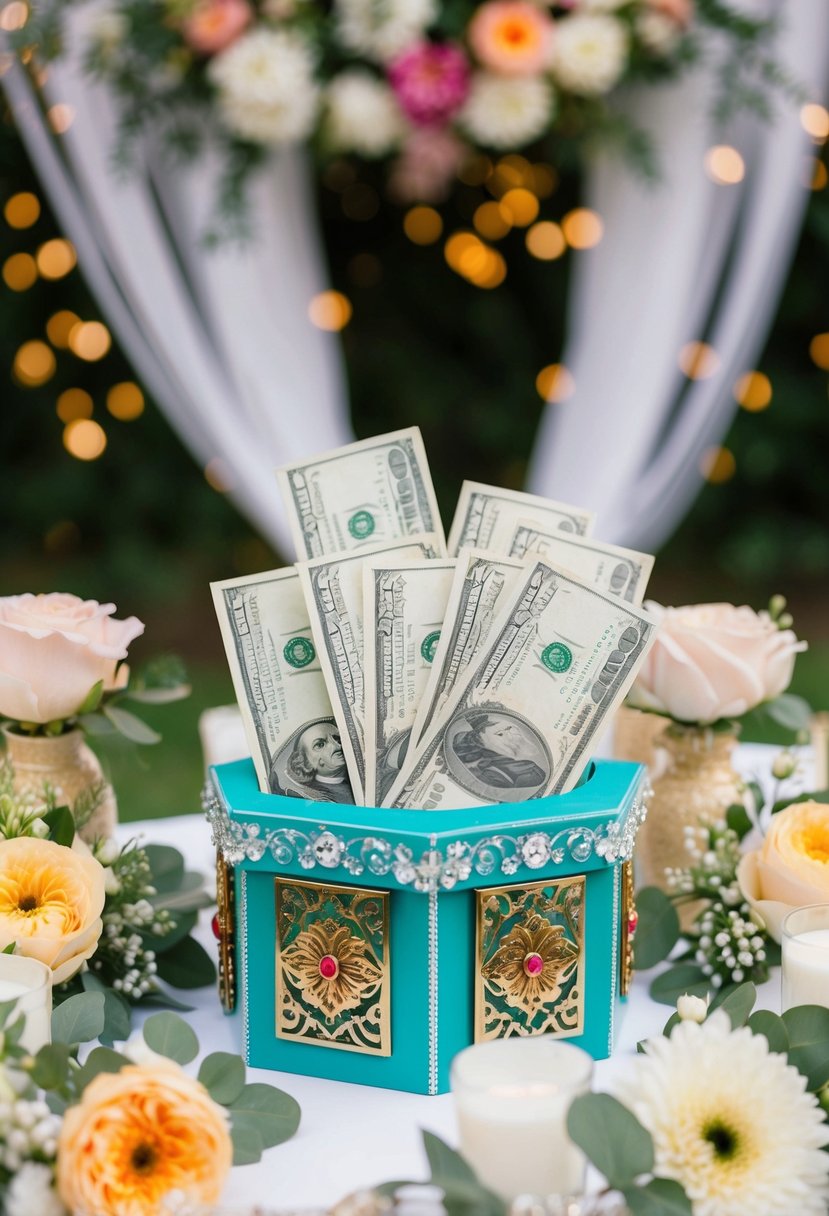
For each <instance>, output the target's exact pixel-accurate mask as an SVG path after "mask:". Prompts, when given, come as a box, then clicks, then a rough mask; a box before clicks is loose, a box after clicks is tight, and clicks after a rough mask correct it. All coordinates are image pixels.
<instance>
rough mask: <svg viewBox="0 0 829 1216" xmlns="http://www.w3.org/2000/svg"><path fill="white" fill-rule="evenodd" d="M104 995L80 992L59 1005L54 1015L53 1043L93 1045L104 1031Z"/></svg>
mask: <svg viewBox="0 0 829 1216" xmlns="http://www.w3.org/2000/svg"><path fill="white" fill-rule="evenodd" d="M105 1004H106V1003H105V1001H104V994H103V993H102V992H79V993H78V995H77V996H70V997H69V999H68V1000H66V1001H64V1002H63V1003H62V1004H60V1005H58V1007H57V1009H55V1011H54V1013H53V1014H52V1042H53V1043H70V1044H72V1045H77V1044H78V1043H91V1042H92V1040H93V1039H97V1038H98V1037H99V1035H100V1034H101V1031H102V1030H103V1029H104V1022H105V1020H106V1013H105Z"/></svg>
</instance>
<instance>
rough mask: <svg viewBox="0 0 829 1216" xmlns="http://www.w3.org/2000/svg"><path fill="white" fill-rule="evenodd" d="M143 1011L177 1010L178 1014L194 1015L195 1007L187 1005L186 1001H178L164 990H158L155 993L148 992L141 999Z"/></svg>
mask: <svg viewBox="0 0 829 1216" xmlns="http://www.w3.org/2000/svg"><path fill="white" fill-rule="evenodd" d="M141 1008H142V1009H175V1011H176V1013H192V1012H193V1006H192V1005H188V1004H186V1003H185V1002H184V1001H178V1000H176V998H175V997H174V996H170V994H169V993H168V992H165V991H164V990H163V989H162V988H157V989H155V991H153V992H148V993H147V994H146V995H145V996H142V998H141Z"/></svg>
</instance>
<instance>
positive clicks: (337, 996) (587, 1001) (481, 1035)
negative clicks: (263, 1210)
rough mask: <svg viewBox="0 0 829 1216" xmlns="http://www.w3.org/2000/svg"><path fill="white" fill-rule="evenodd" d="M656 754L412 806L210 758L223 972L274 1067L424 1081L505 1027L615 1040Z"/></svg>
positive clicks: (428, 1089)
mask: <svg viewBox="0 0 829 1216" xmlns="http://www.w3.org/2000/svg"><path fill="white" fill-rule="evenodd" d="M646 799H647V788H646V779H645V770H644V769H643V768H642V767H641V766H640V765H636V764H629V763H623V762H619V761H597V762H595V763H594V764H592V765H591V766H590V768H589V770H588V771H587V774H586V776H585V778H584V780H583V781H582V783H581V784H580V785H579V786H578V787H577V788H576V789H575V790H573V791H571V792H570V793H568V794H559V795H555V796H552V797H549V798H540V799H536V800H533V801H529V802H521V803H509V804H506V803H504V804H497V805H493V806H486V807H479V808H476V809H474V810H458V811H441V812H430V811H412V810H407V811H401V810H388V809H383V808H367V807H360V806H343V805H338V804H335V803H319V802H307V801H303V800H301V799H298V798H285V797H282V796H280V795H276V794H263V793H261V792H260V790H259V787H258V785H257V782H256V776H255V773H254V769H253V764H252V763H251V761H250V760H240V761H237V762H235V763H233V764H224V765H220V766H217V767H216V768H214V769H211V771H210V778H209V781H208V785H207V788H206V792H205V811H206V814H207V817H208V819H209V821H210V824H211V827H212V831H213V839H214V843H215V845H216V848H217V878H218V882H217V886H218V893H219V913H218V916H217V918H216V921H215V924H214V928H215V929H216V932H217V936H218V938H219V943H220V963H221V966H220V989H221V994H222V999H223V1002H224V1004H225V1008H226V1009H227V1010H228V1011H232V1010H234V1009H235V1008H236V1006H237V1004H238V1005H239V1006H240V1007H241V1017H242V1025H243V1039H244V1053H245V1057H246V1059H247V1061H248V1063H249V1064H251V1065H253V1066H256V1067H259V1068H271V1069H278V1070H280V1071H284V1072H295V1073H303V1074H306V1075H311V1076H319V1077H327V1078H330V1079H332V1080H337V1081H352V1082H358V1083H362V1084H366V1085H380V1086H385V1087H387V1088H391V1089H401V1090H409V1091H412V1092H415V1093H428V1094H435V1093H442V1092H445V1091H446V1090H447V1089H448V1087H449V1065H450V1063H451V1061H452V1058H453V1056H454V1055H455V1054H456V1053H457V1052H458V1051H460V1050H461V1049H462V1048H464V1047H467V1046H469V1044H470V1043H472V1042H480V1041H482V1040H485V1039H492V1038H500V1037H503V1036H507V1035H513V1034H521V1035H530V1034H550V1035H555V1036H557V1037H560V1038H568V1039H569V1040H570V1041H571V1042H573V1043H576V1044H577V1045H578V1046H580V1047H583V1048H584V1049H585V1050H586V1051H588V1052H590V1054H591V1055H592V1056H593V1057H594V1058H595V1059H603V1058H604V1057H606V1056H608V1055H609V1054H610V1053H611V1051H612V1050H613V1044H614V1039H615V1034H616V1029H617V1025H618V1012H619V1003H620V1001H622V1000H624V997H625V995H626V993H627V988H628V985H629V983H630V973H631V965H632V951H631V943H632V935H633V932H634V930H635V924H636V912H635V907H634V903H633V876H632V869H631V857H632V854H633V846H634V841H635V838H636V833H637V830H638V828H639V826H640V824H641V822H642V820H643V819H644V817H645V809H646Z"/></svg>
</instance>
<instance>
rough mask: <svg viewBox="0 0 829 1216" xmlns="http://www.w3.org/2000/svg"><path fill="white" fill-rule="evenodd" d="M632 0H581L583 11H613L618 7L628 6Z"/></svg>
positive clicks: (580, 6) (580, 5)
mask: <svg viewBox="0 0 829 1216" xmlns="http://www.w3.org/2000/svg"><path fill="white" fill-rule="evenodd" d="M630 3H631V0H581V3H580V4H579V8H580V9H581V11H582V12H591V13H613V12H615V11H616V9H617V8H627V6H628V5H629V4H630Z"/></svg>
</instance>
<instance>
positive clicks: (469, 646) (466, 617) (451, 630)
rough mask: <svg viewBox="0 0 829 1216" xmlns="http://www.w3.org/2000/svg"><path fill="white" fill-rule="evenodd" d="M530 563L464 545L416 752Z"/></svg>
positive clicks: (414, 738) (415, 733) (417, 728)
mask: <svg viewBox="0 0 829 1216" xmlns="http://www.w3.org/2000/svg"><path fill="white" fill-rule="evenodd" d="M525 565H526V563H525V562H524V561H522V560H520V559H519V558H514V557H496V556H494V555H493V554H492V553H488V552H486V551H485V550H481V549H461V551H460V553H459V554H458V558H457V567H456V569H455V577H454V579H453V581H452V587H451V590H450V592H449V599H448V601H447V604H446V613H445V617H444V626H443V629H442V631H441V635H440V641H439V642H438V647H437V650H436V652H435V657H434V662H433V663H432V672H431V675H430V676H429V682H428V684H427V685H426V689H425V691H424V693H423V696H422V698H421V701H420V708H419V709H418V711H417V717H416V718H415V724H414V726H413V728H412V734H411V740H410V743H409V747H410V751H411V754H413V751H414V748H415V746H416V745H417V742H418V740H419V739H422V738H423V735H424V734H425V733H426V730H427V729H428V727H429V724H430V722H431V721H432V719H433V718H434V717H435V716H436V714H439V713H440V711H441V709H442V708H443V706H444V705H445V704H446V702H447V701H448V700H449V697H450V696H451V695H452V690H453V688H454V687H455V684H456V683H457V681H458V679H459V678H460V677H461V676H462V675H463V674H464V673H465V672H466V671H468V670H469V666H470V664H471V663H473V662H474V660H475V658H476V656H477V655H478V654H480V652H481V651H482V650H483V648H484V647H485V646H486V643H487V638H488V637H489V632H490V629H491V628H492V624H493V622H494V621H495V620H496V619H497V617H498V615H499V613H500V610H501V608H502V607H503V604H504V600H505V597H506V598H508V597H509V595H510V593H511V591H512V589H513V587H514V585H515V583H516V582H517V581H518V578H519V576H520V572H521V571H522V570H523V569H524V567H525Z"/></svg>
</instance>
